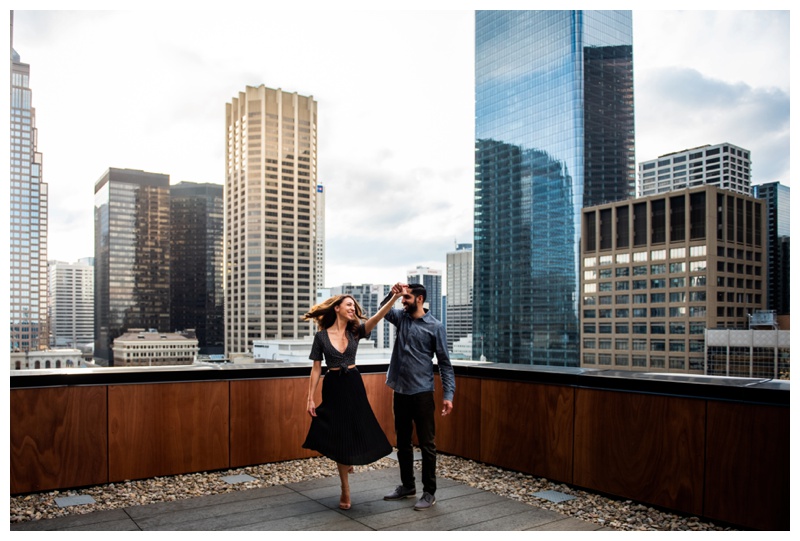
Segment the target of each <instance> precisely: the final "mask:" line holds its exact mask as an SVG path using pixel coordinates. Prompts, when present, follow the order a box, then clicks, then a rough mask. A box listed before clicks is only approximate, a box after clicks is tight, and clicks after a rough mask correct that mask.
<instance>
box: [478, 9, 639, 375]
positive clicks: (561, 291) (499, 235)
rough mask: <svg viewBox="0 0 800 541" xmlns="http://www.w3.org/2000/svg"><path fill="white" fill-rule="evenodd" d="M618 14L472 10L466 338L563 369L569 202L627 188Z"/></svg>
mask: <svg viewBox="0 0 800 541" xmlns="http://www.w3.org/2000/svg"><path fill="white" fill-rule="evenodd" d="M632 35H633V30H632V19H631V13H630V12H627V11H478V12H477V13H476V17H475V84H476V105H475V118H476V126H475V131H476V138H477V141H476V156H475V247H474V250H475V254H474V265H475V267H474V274H475V278H474V280H475V286H474V305H473V306H474V308H473V310H474V318H473V335H474V339H473V343H474V344H475V349H476V352H475V353H474V356H475V358H477V356H478V355H479V354H480V351H479V350H480V346H479V344H482V345H483V348H484V353H485V355H486V357H487V358H488V360H490V361H500V362H512V363H522V364H541V365H553V366H577V365H578V358H579V336H580V331H579V327H578V324H579V311H578V309H579V305H578V299H579V296H580V295H579V283H578V272H579V269H580V264H579V262H580V249H579V248H580V221H581V209H582V208H583V207H584V206H586V205H595V204H600V203H603V202H606V201H616V200H619V199H625V198H627V197H630V196H632V195H633V193H634V180H635V161H634V149H633V141H634V115H633V52H632Z"/></svg>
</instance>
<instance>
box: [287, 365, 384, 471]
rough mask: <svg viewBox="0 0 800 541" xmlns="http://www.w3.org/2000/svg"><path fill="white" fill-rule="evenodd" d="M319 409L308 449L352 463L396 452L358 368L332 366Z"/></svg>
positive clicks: (372, 459)
mask: <svg viewBox="0 0 800 541" xmlns="http://www.w3.org/2000/svg"><path fill="white" fill-rule="evenodd" d="M316 412H317V416H316V417H313V418H312V419H311V428H309V430H308V435H307V436H306V441H305V442H304V443H303V448H304V449H311V450H313V451H317V452H318V453H320V454H322V455H324V456H326V457H328V458H330V459H331V460H333V461H335V462H338V463H340V464H347V465H351V466H360V465H364V464H370V463H372V462H375V461H376V460H379V459H381V458H383V457H385V456H386V455H388V454H389V453H391V452H392V446H391V444H390V443H389V440H387V439H386V434H384V433H383V429H382V428H381V425H380V424H379V423H378V419H376V418H375V414H374V413H373V411H372V407H371V406H370V404H369V400H368V399H367V391H366V389H365V388H364V380H362V379H361V374H360V373H359V372H358V370H357V369H355V368H351V369H349V370H345V369H342V370H338V371H336V370H328V372H327V373H326V374H325V377H324V378H323V380H322V403H321V404H320V405H319V406H317V410H316Z"/></svg>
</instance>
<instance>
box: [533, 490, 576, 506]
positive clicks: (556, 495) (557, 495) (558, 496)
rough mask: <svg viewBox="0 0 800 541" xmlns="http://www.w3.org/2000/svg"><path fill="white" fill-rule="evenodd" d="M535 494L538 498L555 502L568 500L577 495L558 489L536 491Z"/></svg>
mask: <svg viewBox="0 0 800 541" xmlns="http://www.w3.org/2000/svg"><path fill="white" fill-rule="evenodd" d="M533 495H534V496H536V497H537V498H541V499H543V500H548V501H551V502H554V503H559V502H566V501H569V500H574V499H575V496H570V495H569V494H564V493H563V492H559V491H557V490H545V491H543V492H535V493H534V494H533Z"/></svg>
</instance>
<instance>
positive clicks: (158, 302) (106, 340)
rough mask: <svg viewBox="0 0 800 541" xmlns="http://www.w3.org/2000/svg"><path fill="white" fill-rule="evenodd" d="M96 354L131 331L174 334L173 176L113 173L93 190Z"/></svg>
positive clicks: (105, 353)
mask: <svg viewBox="0 0 800 541" xmlns="http://www.w3.org/2000/svg"><path fill="white" fill-rule="evenodd" d="M94 198H95V201H94V234H95V237H94V261H95V270H94V272H95V274H94V286H95V289H94V303H95V309H94V341H95V346H94V355H95V357H97V358H99V359H102V360H105V361H107V362H109V363H113V357H112V352H111V345H112V342H113V341H114V338H116V337H118V336H121V335H122V334H123V333H124V332H125V331H126V330H127V329H130V328H144V329H156V330H157V331H168V330H170V321H169V317H170V313H169V301H170V294H169V286H170V283H169V280H170V216H169V175H163V174H160V173H147V172H145V171H139V170H133V169H114V168H110V169H108V170H107V171H106V172H105V173H104V174H103V176H102V177H100V180H98V181H97V183H96V184H95V186H94Z"/></svg>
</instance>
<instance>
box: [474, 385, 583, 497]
mask: <svg viewBox="0 0 800 541" xmlns="http://www.w3.org/2000/svg"><path fill="white" fill-rule="evenodd" d="M480 388H481V422H480V434H481V440H480V461H481V462H487V463H489V464H496V465H498V466H501V467H505V468H510V469H513V470H517V471H522V472H525V473H530V474H533V475H538V476H542V477H547V478H548V479H552V480H555V481H561V482H565V483H571V482H572V445H573V419H574V410H573V393H574V390H573V389H572V388H571V387H564V386H558V385H544V384H537V383H521V382H511V381H497V380H482V381H481V386H480Z"/></svg>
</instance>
